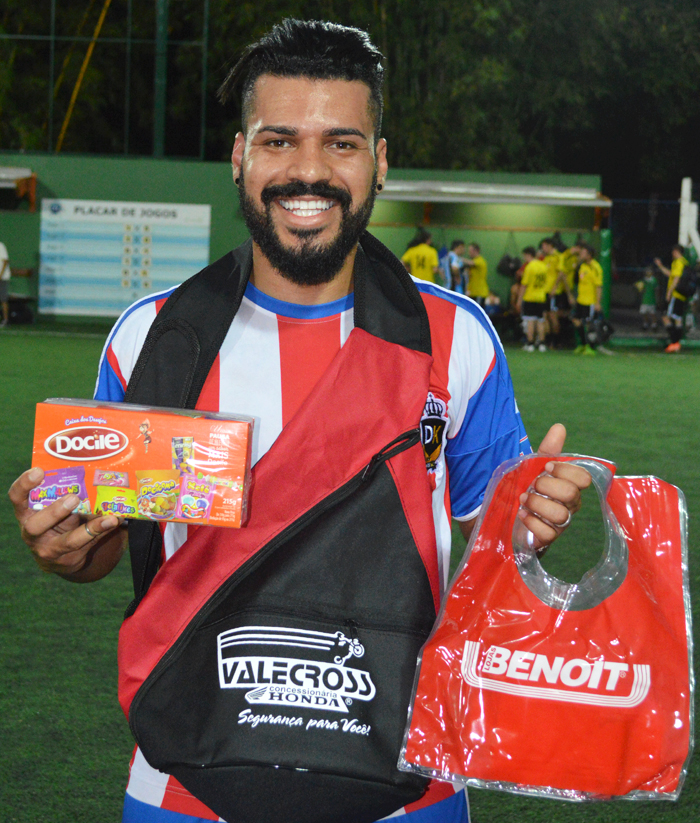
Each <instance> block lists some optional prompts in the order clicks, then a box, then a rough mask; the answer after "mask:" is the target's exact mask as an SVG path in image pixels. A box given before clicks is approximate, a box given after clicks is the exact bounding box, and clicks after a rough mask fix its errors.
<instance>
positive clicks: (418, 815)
mask: <svg viewBox="0 0 700 823" xmlns="http://www.w3.org/2000/svg"><path fill="white" fill-rule="evenodd" d="M395 820H396V823H469V806H468V804H467V793H466V792H456V793H455V794H453V795H452V796H451V797H448V798H446V799H445V800H441V801H440V802H439V803H433V804H432V806H426V807H425V808H424V809H418V810H417V811H415V812H410V813H409V814H405V815H403V816H399V817H397V818H395Z"/></svg>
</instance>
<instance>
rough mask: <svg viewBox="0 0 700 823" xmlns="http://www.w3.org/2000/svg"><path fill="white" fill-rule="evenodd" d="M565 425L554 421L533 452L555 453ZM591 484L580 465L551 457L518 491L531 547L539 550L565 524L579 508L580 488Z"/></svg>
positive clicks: (563, 435) (554, 536) (520, 515)
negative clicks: (531, 481) (527, 485)
mask: <svg viewBox="0 0 700 823" xmlns="http://www.w3.org/2000/svg"><path fill="white" fill-rule="evenodd" d="M565 440H566V429H565V428H564V426H562V424H561V423H555V424H554V425H553V426H552V428H551V429H550V430H549V431H548V432H547V434H546V435H545V437H544V440H543V441H542V442H541V443H540V447H539V449H538V450H537V453H538V454H540V455H551V456H552V457H556V456H557V455H560V454H561V453H562V451H563V449H564V441H565ZM590 485H591V475H590V474H589V473H588V472H587V471H586V470H585V469H584V468H581V466H575V465H573V464H572V463H558V462H556V461H555V460H552V461H551V462H550V463H547V464H546V465H545V471H544V473H543V474H541V475H540V476H539V477H538V478H537V479H536V480H535V482H534V484H533V490H532V491H528V492H524V493H523V494H521V495H520V507H521V508H520V511H519V512H518V517H519V518H520V519H521V520H522V521H523V523H524V524H525V526H527V528H528V529H529V530H530V531H531V532H532V534H533V535H534V542H533V547H534V548H535V550H536V551H537V552H538V554H542V553H543V552H544V550H545V549H546V548H547V546H549V544H550V543H551V542H552V541H553V540H555V539H556V538H557V537H558V536H559V535H560V534H561V533H562V532H563V531H564V529H565V528H566V527H567V526H568V525H569V522H570V521H571V517H572V515H573V514H575V513H576V512H577V511H578V510H579V509H580V508H581V491H582V490H583V489H585V488H587V487H588V486H590Z"/></svg>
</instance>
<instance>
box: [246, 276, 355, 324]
mask: <svg viewBox="0 0 700 823" xmlns="http://www.w3.org/2000/svg"><path fill="white" fill-rule="evenodd" d="M245 296H246V297H247V298H248V299H249V300H250V301H251V302H253V303H255V305H256V306H260V308H262V309H267V311H270V312H272V313H273V314H279V315H281V316H282V317H292V318H294V319H296V320H318V319H320V318H323V317H333V315H335V314H340V313H341V312H344V311H347V310H348V309H351V308H352V307H353V306H354V305H355V295H354V294H348V295H347V296H346V297H341V298H340V300H333V301H332V302H331V303H320V304H318V305H313V306H302V305H299V304H298V303H287V302H285V301H284V300H277V299H276V298H274V297H270V295H269V294H264V293H263V292H261V291H260V289H256V288H255V286H254V285H253V284H252V283H248V285H247V286H246V290H245Z"/></svg>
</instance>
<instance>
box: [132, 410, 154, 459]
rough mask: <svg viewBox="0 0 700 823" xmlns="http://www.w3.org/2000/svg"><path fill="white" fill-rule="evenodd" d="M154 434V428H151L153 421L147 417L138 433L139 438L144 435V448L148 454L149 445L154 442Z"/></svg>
mask: <svg viewBox="0 0 700 823" xmlns="http://www.w3.org/2000/svg"><path fill="white" fill-rule="evenodd" d="M152 434H153V430H152V429H151V423H150V421H149V419H148V418H146V419H145V420H144V421H143V423H141V425H140V426H139V433H138V434H137V435H136V439H137V440H138V438H139V437H143V450H144V452H145V453H146V454H148V447H149V446H150V445H151V443H152V442H153V438H152V437H151V435H152Z"/></svg>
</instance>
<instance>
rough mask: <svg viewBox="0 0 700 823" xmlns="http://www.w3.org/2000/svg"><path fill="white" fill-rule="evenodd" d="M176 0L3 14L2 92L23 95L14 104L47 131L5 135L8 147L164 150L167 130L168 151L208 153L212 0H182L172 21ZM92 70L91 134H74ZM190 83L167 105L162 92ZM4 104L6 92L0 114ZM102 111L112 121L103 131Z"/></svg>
mask: <svg viewBox="0 0 700 823" xmlns="http://www.w3.org/2000/svg"><path fill="white" fill-rule="evenodd" d="M170 2H171V0H153V2H145V3H138V2H134V0H83V2H82V3H80V4H78V3H76V2H75V0H47V1H46V2H45V4H44V5H46V7H47V8H46V9H45V11H46V12H48V14H36V15H35V16H34V17H31V16H30V15H28V14H25V15H21V14H20V15H18V16H17V17H16V18H12V16H11V15H5V20H3V21H2V22H0V64H4V66H5V67H6V71H13V72H14V74H13V75H10V81H9V82H8V86H9V88H7V89H6V90H5V96H6V98H7V99H9V100H10V101H12V96H13V95H15V98H17V95H23V96H22V97H21V99H15V100H14V103H15V105H16V106H18V107H22V106H23V107H24V108H25V110H27V111H30V112H31V113H32V114H33V116H34V118H35V121H36V123H37V124H41V136H40V137H39V138H37V137H35V138H34V140H33V142H31V144H30V145H29V146H26V145H12V144H10V145H7V142H8V141H7V140H6V141H5V146H4V148H9V149H26V148H30V149H34V150H44V151H50V152H54V151H60V150H62V149H64V150H69V151H70V150H72V151H76V150H77V151H87V152H95V153H108V154H113V153H119V152H120V151H121V152H122V153H124V154H132V155H133V154H136V155H139V154H141V155H143V154H148V155H151V154H152V155H154V156H163V155H164V153H166V136H167V144H168V146H167V153H168V154H170V155H175V156H181V157H199V158H200V159H204V157H205V152H206V125H207V85H208V80H209V77H208V75H209V70H208V62H207V50H208V46H209V42H208V32H209V0H178V7H177V11H178V14H177V19H176V20H175V21H174V23H173V19H172V15H169V10H170ZM183 5H186V6H187V9H186V12H187V13H186V14H183V10H182V7H183ZM8 17H9V19H8ZM183 21H184V22H183ZM2 23H4V29H3V27H2ZM183 35H184V36H183ZM192 35H193V36H192ZM91 72H92V75H93V77H94V76H96V75H97V76H99V78H100V81H99V88H98V89H95V88H94V85H95V84H94V83H93V88H92V89H91V90H90V92H91V93H92V95H93V98H92V102H91V112H90V114H91V115H92V117H93V120H92V124H93V125H92V126H91V131H93V132H94V134H93V139H92V142H90V141H89V140H88V139H87V137H86V135H85V134H82V135H80V134H78V137H76V132H78V133H79V130H80V128H81V125H80V123H79V122H78V123H76V120H77V119H79V118H78V117H77V109H79V108H80V105H81V104H83V105H84V99H83V98H84V97H85V96H86V86H89V81H90V73H91ZM28 76H31V78H32V80H31V83H23V82H22V79H23V78H26V77H28ZM13 77H14V80H15V82H14V83H13V82H12V78H13ZM166 78H167V79H166ZM185 83H186V84H187V91H186V93H184V94H180V100H179V101H178V104H177V105H176V106H173V107H172V108H173V109H174V110H172V111H171V110H170V108H169V103H170V100H169V99H168V100H167V104H166V98H167V97H168V96H170V97H172V95H173V94H174V93H177V88H178V85H184V84H185ZM182 99H185V100H186V101H187V105H186V106H183V104H182V102H181V100H182ZM96 100H97V101H98V102H95V101H96ZM76 101H77V102H78V107H77V109H76ZM7 108H8V106H7V100H6V105H5V110H4V111H3V115H4V116H6V111H7ZM185 108H186V109H187V110H186V111H184V110H183V109H185ZM74 114H76V116H74ZM71 118H72V119H71ZM97 118H101V120H102V121H107V123H106V125H105V127H104V128H103V129H102V130H100V128H99V126H97V127H94V124H95V123H96V120H97ZM102 133H104V135H105V136H106V137H102V136H101V135H102ZM78 138H81V139H78ZM71 139H72V140H73V143H71ZM12 142H13V141H12V140H11V141H10V143H12Z"/></svg>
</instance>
